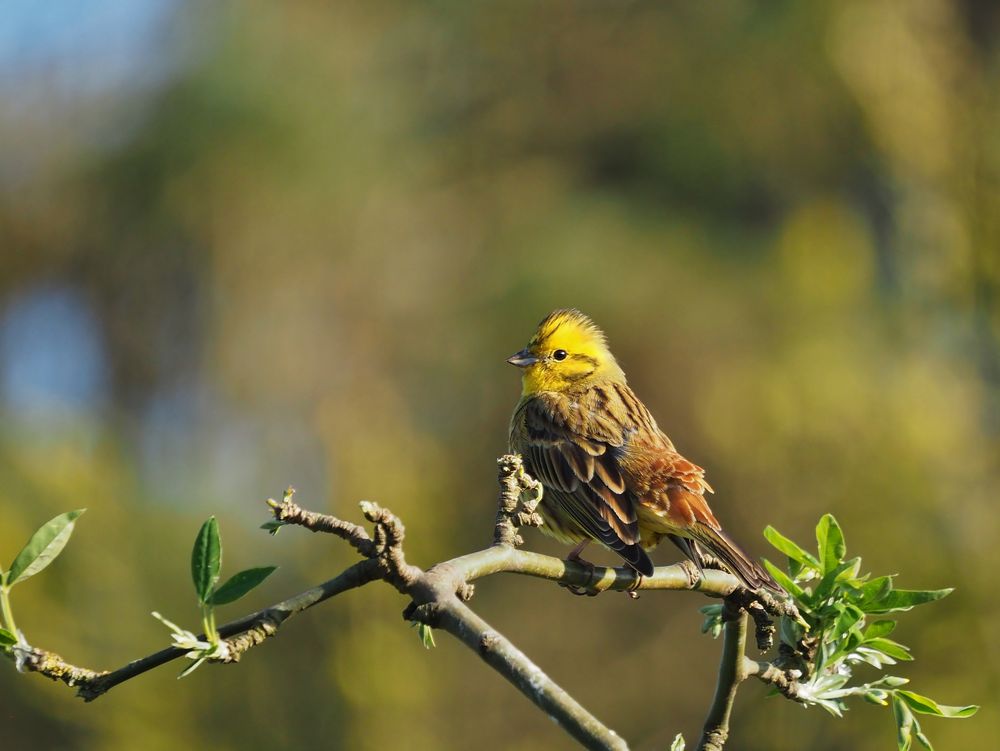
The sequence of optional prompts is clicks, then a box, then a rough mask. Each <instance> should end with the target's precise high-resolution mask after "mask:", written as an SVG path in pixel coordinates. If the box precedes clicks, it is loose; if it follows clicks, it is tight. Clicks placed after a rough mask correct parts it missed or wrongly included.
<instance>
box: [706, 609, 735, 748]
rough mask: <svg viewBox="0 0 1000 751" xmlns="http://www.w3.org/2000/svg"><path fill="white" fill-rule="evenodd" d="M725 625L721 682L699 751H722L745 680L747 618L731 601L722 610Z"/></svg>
mask: <svg viewBox="0 0 1000 751" xmlns="http://www.w3.org/2000/svg"><path fill="white" fill-rule="evenodd" d="M722 617H723V620H724V621H725V627H724V633H723V637H722V638H723V641H722V658H721V659H720V661H719V680H718V683H716V686H715V697H714V698H713V699H712V706H711V707H710V708H709V710H708V717H706V718H705V728H704V730H703V731H702V736H701V742H700V743H699V744H698V751H722V747H723V746H725V744H726V739H727V738H729V718H730V715H731V714H732V711H733V702H735V701H736V690H737V689H738V688H739V686H740V683H742V682H743V681H744V680H745V679H746V677H747V674H746V666H745V664H744V651H745V650H746V642H747V614H746V611H744V610H743V609H741V608H740V607H739V606H738V605H736V604H735V603H733V602H732V601H731V600H726V606H725V609H724V610H723V616H722Z"/></svg>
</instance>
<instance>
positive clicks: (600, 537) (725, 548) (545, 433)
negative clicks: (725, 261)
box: [507, 310, 778, 590]
mask: <svg viewBox="0 0 1000 751" xmlns="http://www.w3.org/2000/svg"><path fill="white" fill-rule="evenodd" d="M507 362H509V363H511V364H512V365H516V366H518V367H519V368H521V369H522V370H523V371H524V373H523V378H522V383H523V389H522V392H521V400H520V401H519V402H518V404H517V407H516V409H515V410H514V416H513V417H512V418H511V423H510V448H511V450H512V451H515V452H517V453H519V454H521V456H522V457H523V459H524V466H525V469H527V470H528V472H529V473H530V474H531V475H532V476H533V477H535V478H536V479H538V480H539V481H540V482H541V483H542V485H543V486H544V487H545V491H544V495H543V497H542V502H541V505H540V506H539V510H540V511H541V514H542V517H543V518H544V519H545V526H543V527H542V530H543V531H544V532H546V533H547V534H549V535H551V536H552V537H555V538H557V539H559V540H561V541H563V542H568V543H579V545H578V546H577V547H576V548H575V549H574V550H573V552H572V553H570V558H576V557H578V556H579V553H580V551H581V550H582V549H583V546H584V545H586V544H587V542H589V541H590V540H597V541H598V542H600V543H602V544H603V545H605V546H606V547H608V548H610V549H611V550H613V551H615V552H616V553H618V555H620V556H621V557H622V558H623V559H625V561H626V562H627V563H628V565H629V566H631V567H632V568H634V569H635V570H636V571H637V572H639V573H640V574H645V575H647V576H649V575H652V573H653V563H652V561H650V560H649V556H648V555H647V554H646V551H647V550H651V549H652V548H654V547H656V545H657V544H658V543H659V542H660V540H661V539H662V538H663V537H669V538H670V540H671V541H673V542H674V543H675V544H676V545H677V546H678V547H679V548H680V549H681V550H682V551H683V552H684V554H685V555H687V557H688V558H690V559H691V560H692V561H693V562H694V563H695V564H696V565H697V566H699V568H700V567H701V566H702V563H703V560H702V548H704V550H705V551H707V552H708V553H710V554H711V555H712V556H714V557H715V558H716V559H718V560H719V561H720V562H721V563H722V565H724V566H725V567H726V568H728V569H729V570H730V571H731V572H732V573H733V574H735V575H736V576H737V577H738V578H739V579H741V580H742V581H743V583H744V584H746V586H747V587H749V588H750V589H757V588H758V587H760V586H761V585H764V586H767V587H769V588H772V589H775V590H777V589H778V585H777V584H776V583H775V581H774V579H773V578H771V575H770V574H768V573H767V572H766V571H765V570H764V569H763V568H762V567H761V566H760V565H759V564H758V563H757V562H756V561H754V560H752V559H751V558H750V557H749V556H748V555H747V554H746V553H745V552H743V550H742V549H741V548H740V547H739V546H738V545H737V544H736V543H735V542H733V540H732V539H730V537H729V536H728V535H727V534H726V533H725V532H723V531H722V526H721V525H720V524H719V522H718V520H717V519H716V518H715V515H714V514H713V513H712V510H711V509H710V508H709V507H708V503H707V502H706V501H705V495H704V493H705V491H706V490H708V491H709V492H711V491H712V488H711V486H709V484H708V483H707V482H705V471H704V470H703V469H702V468H701V467H699V466H697V465H696V464H694V463H692V462H690V461H688V460H687V459H685V458H684V457H683V456H681V455H680V454H679V453H677V450H676V449H675V448H674V445H673V443H671V442H670V439H669V438H667V436H666V435H664V433H663V431H661V430H660V429H659V428H658V427H657V425H656V421H655V420H654V419H653V416H652V415H651V414H650V413H649V410H648V409H646V406H645V405H644V404H643V403H642V402H641V401H639V398H638V397H637V396H636V395H635V394H634V393H633V392H632V389H630V388H629V387H628V384H627V383H626V382H625V373H624V372H622V369H621V367H619V365H618V363H617V362H616V361H615V358H614V355H612V354H611V351H610V350H609V349H608V342H607V339H606V338H605V336H604V333H603V332H602V331H601V330H600V329H599V328H597V326H596V325H594V323H593V321H591V320H590V319H589V318H588V317H587V316H585V315H584V314H583V313H581V312H580V311H578V310H556V311H554V312H553V313H551V314H549V315H548V316H547V317H546V318H545V320H543V321H542V322H541V323H540V324H539V325H538V330H537V331H536V332H535V335H534V336H533V337H532V338H531V341H529V342H528V346H527V347H525V348H524V349H523V350H521V351H520V352H518V353H517V354H515V355H513V356H511V357H510V358H509V359H508V360H507Z"/></svg>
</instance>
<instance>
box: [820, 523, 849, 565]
mask: <svg viewBox="0 0 1000 751" xmlns="http://www.w3.org/2000/svg"><path fill="white" fill-rule="evenodd" d="M816 543H817V552H818V553H819V560H820V562H821V563H822V564H823V571H824V573H825V572H828V571H832V570H833V569H834V568H836V567H837V565H838V564H839V563H840V562H841V561H842V560H843V558H844V554H845V553H846V552H847V545H846V544H845V542H844V533H843V532H842V531H841V529H840V525H839V524H838V523H837V520H836V519H834V518H833V514H823V516H822V517H821V518H820V520H819V524H817V525H816Z"/></svg>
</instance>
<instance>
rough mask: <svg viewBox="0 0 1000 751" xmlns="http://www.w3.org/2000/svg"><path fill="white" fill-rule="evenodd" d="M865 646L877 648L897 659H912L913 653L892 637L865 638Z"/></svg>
mask: <svg viewBox="0 0 1000 751" xmlns="http://www.w3.org/2000/svg"><path fill="white" fill-rule="evenodd" d="M865 646H866V647H871V648H872V649H877V650H878V651H879V652H882V653H884V654H887V655H889V656H890V657H893V658H895V659H897V660H904V661H905V660H912V659H913V655H911V654H910V652H909V650H908V649H907V648H906V647H904V646H903V645H902V644H900V643H899V642H896V641H893V640H892V639H885V638H883V637H877V638H875V639H865Z"/></svg>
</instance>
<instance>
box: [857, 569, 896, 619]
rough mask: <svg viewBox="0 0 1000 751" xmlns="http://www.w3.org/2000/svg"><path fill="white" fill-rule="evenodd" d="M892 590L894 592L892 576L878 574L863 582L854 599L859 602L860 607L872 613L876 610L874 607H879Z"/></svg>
mask: <svg viewBox="0 0 1000 751" xmlns="http://www.w3.org/2000/svg"><path fill="white" fill-rule="evenodd" d="M890 592H892V577H891V576H877V577H875V578H874V579H872V580H871V581H866V582H865V583H864V584H862V585H861V586H860V587H859V588H858V591H857V593H856V594H854V595H853V599H854V600H855V601H856V602H857V603H858V607H860V608H861V609H862V610H864V611H865V612H866V613H871V612H875V611H873V610H872V608H875V607H878V606H879V604H880V603H881V602H882V600H883V599H885V598H886V597H887V596H888V595H889V593H890Z"/></svg>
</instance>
